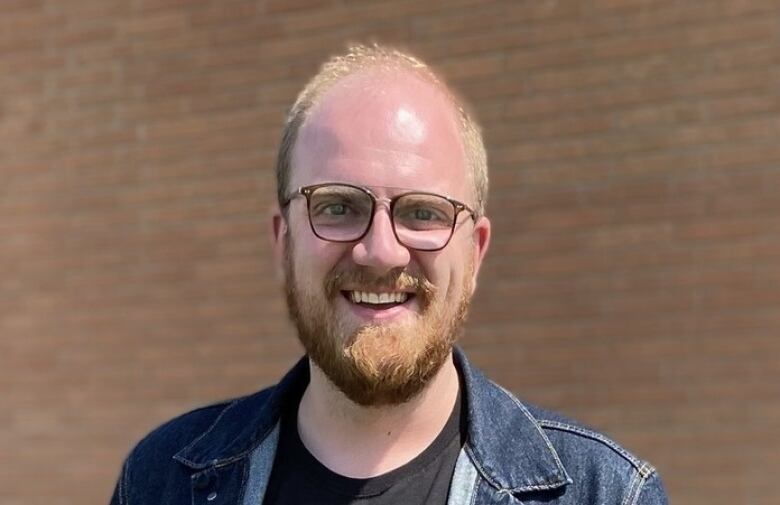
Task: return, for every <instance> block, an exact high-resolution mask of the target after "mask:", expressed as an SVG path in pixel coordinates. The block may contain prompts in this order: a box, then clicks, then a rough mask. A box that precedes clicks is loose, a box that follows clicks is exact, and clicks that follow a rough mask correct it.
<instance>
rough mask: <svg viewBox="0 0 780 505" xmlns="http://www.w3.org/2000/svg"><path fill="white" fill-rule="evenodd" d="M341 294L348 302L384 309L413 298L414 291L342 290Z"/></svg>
mask: <svg viewBox="0 0 780 505" xmlns="http://www.w3.org/2000/svg"><path fill="white" fill-rule="evenodd" d="M341 294H342V295H343V296H344V298H346V299H347V300H348V301H349V302H351V303H354V304H355V305H359V306H361V307H367V308H370V309H374V310H384V309H389V308H392V307H396V306H398V305H403V304H404V303H407V302H408V301H409V300H411V299H413V298H414V293H409V292H406V291H391V292H382V293H379V292H373V291H342V292H341Z"/></svg>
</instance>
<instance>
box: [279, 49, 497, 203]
mask: <svg viewBox="0 0 780 505" xmlns="http://www.w3.org/2000/svg"><path fill="white" fill-rule="evenodd" d="M398 71H401V72H404V73H405V74H406V75H408V76H410V77H412V78H416V79H419V80H420V81H421V82H423V83H425V84H427V85H429V86H431V87H432V88H433V89H434V90H435V91H437V92H438V93H439V94H440V95H441V96H442V98H443V99H444V103H445V104H447V105H449V106H450V107H451V108H450V112H451V114H452V118H453V120H454V121H455V123H456V124H455V126H456V129H457V131H458V134H459V141H460V142H459V143H460V145H461V149H462V151H463V155H464V161H465V163H466V167H465V168H466V171H467V174H468V176H469V177H470V178H471V180H472V184H471V186H472V190H473V193H474V198H475V200H476V201H475V210H476V211H477V212H478V213H479V214H484V208H485V204H486V200H487V184H488V179H487V158H486V154H485V148H484V143H483V141H482V136H481V131H480V128H479V125H478V124H477V123H476V121H475V120H474V119H473V117H472V114H471V112H470V111H469V110H468V108H467V106H466V102H465V101H464V100H462V99H461V98H460V97H459V96H457V95H456V94H455V93H454V92H453V90H452V89H451V88H450V87H449V86H447V84H446V83H445V82H444V81H443V80H442V79H441V78H440V77H439V76H438V75H437V74H436V73H435V72H434V71H433V69H432V68H431V67H430V66H429V65H427V64H426V63H424V62H423V61H422V60H420V59H418V58H416V57H415V56H412V55H411V54H409V53H406V52H403V51H400V50H398V49H395V48H393V47H389V46H380V45H376V44H374V45H372V46H363V45H353V46H350V47H349V49H348V52H347V53H345V54H342V55H337V56H334V57H331V58H330V59H329V60H327V61H326V62H325V63H324V64H323V65H322V67H321V69H320V71H319V72H318V73H317V74H316V75H315V76H314V77H312V79H311V80H309V82H308V83H307V84H306V86H305V87H304V88H303V90H301V92H300V94H299V95H298V97H297V99H296V100H295V102H294V104H293V106H292V107H291V108H290V111H289V113H288V114H287V117H286V120H285V125H284V130H283V138H282V143H281V145H280V148H279V157H278V158H277V184H278V188H277V189H278V196H279V203H280V205H282V204H284V199H285V193H286V192H287V191H288V186H289V182H290V178H291V175H290V174H291V170H292V155H293V150H294V147H295V144H296V143H297V137H298V133H299V131H300V128H301V127H302V126H303V124H305V122H306V120H307V119H308V118H309V117H310V116H311V115H312V113H313V112H314V111H315V110H316V109H317V108H318V105H319V104H320V103H322V101H323V100H324V98H325V97H326V96H327V95H328V93H329V92H330V91H331V90H333V89H335V88H336V87H337V86H338V85H339V84H341V83H343V81H344V80H345V79H350V78H352V77H354V76H358V75H360V74H370V73H376V74H379V75H382V74H387V75H388V76H393V77H397V74H396V73H395V72H398Z"/></svg>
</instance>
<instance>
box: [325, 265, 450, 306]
mask: <svg viewBox="0 0 780 505" xmlns="http://www.w3.org/2000/svg"><path fill="white" fill-rule="evenodd" d="M355 286H360V288H361V289H364V290H366V291H413V292H414V293H415V295H417V296H420V297H421V298H423V299H430V298H431V297H433V295H434V293H435V291H436V287H435V286H434V285H433V283H432V282H431V281H429V280H428V279H427V278H425V276H423V275H420V274H415V273H411V272H408V271H406V270H403V269H398V270H391V271H390V272H388V273H386V274H384V275H381V276H377V275H376V274H374V273H372V272H371V271H370V270H369V269H367V268H361V267H358V268H352V269H349V270H341V271H335V270H334V271H331V272H330V273H328V275H327V278H326V279H325V292H326V294H327V295H328V296H335V295H337V294H338V293H339V292H340V291H341V290H342V289H344V288H345V287H355Z"/></svg>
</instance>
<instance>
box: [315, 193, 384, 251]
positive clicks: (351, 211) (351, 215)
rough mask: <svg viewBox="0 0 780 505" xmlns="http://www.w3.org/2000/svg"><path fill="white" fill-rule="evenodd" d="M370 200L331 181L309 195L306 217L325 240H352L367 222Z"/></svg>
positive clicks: (368, 219) (369, 214)
mask: <svg viewBox="0 0 780 505" xmlns="http://www.w3.org/2000/svg"><path fill="white" fill-rule="evenodd" d="M371 210H372V201H371V197H370V196H369V195H368V193H366V192H365V191H361V190H359V189H357V188H353V187H350V186H342V185H339V184H333V185H330V186H321V187H319V188H317V189H315V190H314V191H312V193H311V194H310V195H309V219H310V220H311V224H312V227H313V228H314V231H315V233H316V234H317V235H319V236H320V237H321V238H323V239H325V240H335V241H350V240H356V239H357V238H359V237H360V236H361V235H363V233H364V232H365V231H366V228H367V227H368V225H369V223H370V222H371Z"/></svg>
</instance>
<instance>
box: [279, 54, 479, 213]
mask: <svg viewBox="0 0 780 505" xmlns="http://www.w3.org/2000/svg"><path fill="white" fill-rule="evenodd" d="M465 160H466V157H465V155H464V151H463V146H462V142H461V137H460V133H459V129H458V122H457V117H456V115H455V110H454V108H453V106H452V104H451V102H450V100H449V98H448V97H447V96H446V95H445V94H444V93H442V92H441V91H440V90H439V89H438V88H437V87H436V86H435V85H433V84H431V83H430V82H429V81H427V80H426V79H425V78H423V77H421V76H418V75H415V74H413V73H412V72H410V71H407V70H391V69H377V70H369V71H362V72H359V73H357V74H353V75H350V76H348V77H345V78H344V79H342V80H341V81H339V82H338V83H337V84H336V85H334V86H333V87H332V88H331V89H330V90H328V91H327V92H326V93H325V94H324V95H323V96H322V97H321V99H320V100H319V102H318V103H317V104H316V105H315V106H314V107H313V108H312V110H311V111H310V113H309V117H308V118H307V119H306V121H305V122H304V124H303V126H302V127H301V129H300V131H299V134H298V139H297V141H296V144H295V147H294V150H293V163H292V165H293V171H292V174H291V184H290V186H291V187H297V186H302V185H308V184H316V183H320V182H333V181H336V182H348V183H353V184H361V185H366V186H380V187H396V188H410V189H417V190H425V191H437V192H442V193H447V194H452V195H453V196H459V197H461V198H463V197H465V192H466V191H467V189H468V183H467V179H468V178H467V170H466V162H465Z"/></svg>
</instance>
